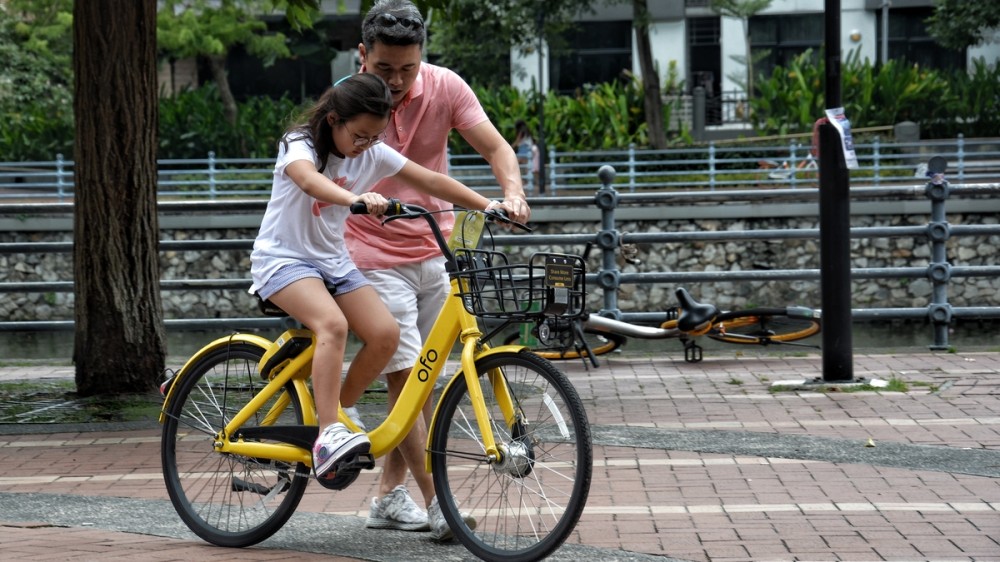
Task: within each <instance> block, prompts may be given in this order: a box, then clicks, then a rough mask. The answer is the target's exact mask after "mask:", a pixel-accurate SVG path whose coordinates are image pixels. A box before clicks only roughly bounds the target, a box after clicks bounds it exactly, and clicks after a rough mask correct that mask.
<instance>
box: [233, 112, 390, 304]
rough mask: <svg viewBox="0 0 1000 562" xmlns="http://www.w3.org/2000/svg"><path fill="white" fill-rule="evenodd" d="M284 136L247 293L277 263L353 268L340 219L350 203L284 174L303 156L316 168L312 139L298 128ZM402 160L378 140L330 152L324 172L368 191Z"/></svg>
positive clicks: (337, 271)
mask: <svg viewBox="0 0 1000 562" xmlns="http://www.w3.org/2000/svg"><path fill="white" fill-rule="evenodd" d="M289 138H294V139H295V140H289ZM284 140H285V141H287V142H283V143H280V145H281V146H280V148H279V150H278V159H277V161H276V163H275V165H274V180H273V182H272V185H271V200H270V201H269V202H268V204H267V210H266V211H264V218H263V220H262V221H261V225H260V232H259V233H258V234H257V239H256V241H255V242H254V245H253V252H251V254H250V274H251V276H252V277H253V285H251V287H250V293H256V292H257V291H258V290H259V289H260V288H261V287H262V286H263V285H264V283H266V282H267V280H268V279H270V278H271V276H272V275H274V273H275V272H276V271H278V269H280V268H281V267H282V266H284V265H287V264H291V263H297V262H303V261H305V262H309V263H311V264H313V265H315V266H316V267H318V268H320V269H322V270H323V271H326V272H329V273H330V274H332V275H335V276H337V277H343V276H344V275H347V274H348V273H350V271H351V270H352V269H355V266H354V262H352V261H351V256H350V254H348V252H347V245H346V244H345V242H344V222H345V221H346V220H347V216H348V215H349V214H350V209H349V208H347V207H344V206H341V205H334V204H332V203H324V202H321V201H319V200H317V199H314V198H313V197H310V196H309V195H307V194H306V192H305V191H302V189H300V188H299V186H298V185H296V184H295V182H293V181H292V179H291V178H290V177H288V175H287V174H286V173H285V169H286V168H287V167H288V165H289V164H291V163H292V162H295V161H296V160H308V161H310V162H313V163H314V164H315V165H316V168H317V169H318V168H319V158H318V156H317V154H316V151H315V149H314V148H313V147H312V141H311V140H310V139H308V138H304V137H303V136H302V133H300V132H295V133H291V134H290V135H286V136H285V137H284ZM406 161H407V160H406V158H405V157H404V156H403V155H401V154H400V153H399V152H396V151H395V150H394V149H392V148H391V147H389V146H386V145H385V144H383V143H380V144H376V145H374V146H372V147H371V148H369V149H368V150H365V151H364V152H362V153H361V154H359V155H358V156H357V157H355V158H339V157H337V156H334V155H332V154H331V155H329V156H328V157H327V161H326V169H324V170H323V175H324V176H326V177H328V178H330V180H332V181H333V183H334V184H336V185H339V186H340V187H342V188H343V189H346V190H348V191H350V192H351V193H355V194H359V195H360V194H362V193H366V192H368V191H370V190H371V187H372V186H373V185H374V184H375V182H377V181H378V180H380V179H382V178H385V177H389V176H394V175H396V174H397V173H399V171H400V170H401V169H403V165H404V164H406Z"/></svg>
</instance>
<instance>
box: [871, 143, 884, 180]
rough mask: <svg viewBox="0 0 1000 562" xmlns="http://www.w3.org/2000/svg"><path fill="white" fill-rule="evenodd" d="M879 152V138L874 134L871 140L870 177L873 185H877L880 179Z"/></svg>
mask: <svg viewBox="0 0 1000 562" xmlns="http://www.w3.org/2000/svg"><path fill="white" fill-rule="evenodd" d="M881 156H882V155H881V154H880V153H879V138H878V135H875V140H873V141H872V179H873V180H874V182H875V187H878V185H879V179H881V177H880V176H881V175H882V172H881V169H880V164H881V162H880V159H881Z"/></svg>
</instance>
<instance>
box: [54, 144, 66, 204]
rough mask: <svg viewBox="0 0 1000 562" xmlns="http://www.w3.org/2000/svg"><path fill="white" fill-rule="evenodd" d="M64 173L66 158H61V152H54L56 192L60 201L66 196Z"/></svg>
mask: <svg viewBox="0 0 1000 562" xmlns="http://www.w3.org/2000/svg"><path fill="white" fill-rule="evenodd" d="M65 175H66V160H64V159H63V155H62V154H56V193H58V194H59V200H60V201H62V200H63V199H65V197H66V193H65V191H64V190H65V187H66V180H65V179H64V177H65Z"/></svg>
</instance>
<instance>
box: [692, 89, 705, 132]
mask: <svg viewBox="0 0 1000 562" xmlns="http://www.w3.org/2000/svg"><path fill="white" fill-rule="evenodd" d="M705 101H706V100H705V88H703V87H702V86H695V88H694V99H693V100H692V102H691V129H692V130H691V136H693V137H694V140H698V141H700V140H705V105H706V103H705Z"/></svg>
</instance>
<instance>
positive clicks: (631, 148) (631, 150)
mask: <svg viewBox="0 0 1000 562" xmlns="http://www.w3.org/2000/svg"><path fill="white" fill-rule="evenodd" d="M628 190H629V193H635V143H634V142H633V143H629V145H628Z"/></svg>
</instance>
